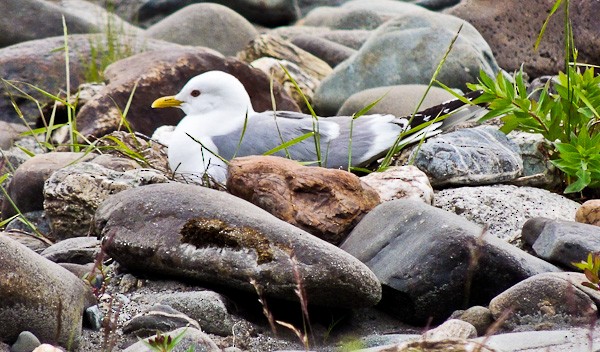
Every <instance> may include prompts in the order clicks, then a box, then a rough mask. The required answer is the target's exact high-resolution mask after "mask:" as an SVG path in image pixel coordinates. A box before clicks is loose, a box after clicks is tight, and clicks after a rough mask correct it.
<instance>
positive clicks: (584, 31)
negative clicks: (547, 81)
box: [445, 0, 600, 78]
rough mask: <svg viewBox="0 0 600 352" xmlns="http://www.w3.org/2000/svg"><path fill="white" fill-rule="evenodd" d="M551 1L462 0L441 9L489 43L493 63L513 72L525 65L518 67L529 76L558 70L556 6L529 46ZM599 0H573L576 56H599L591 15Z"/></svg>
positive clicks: (560, 47) (560, 41)
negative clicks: (535, 44) (541, 32)
mask: <svg viewBox="0 0 600 352" xmlns="http://www.w3.org/2000/svg"><path fill="white" fill-rule="evenodd" d="M555 2H556V1H554V0H535V1H528V2H527V10H526V11H523V6H522V5H523V2H521V1H518V0H510V1H492V0H463V1H461V2H460V3H459V4H458V5H456V6H455V7H452V8H450V9H449V10H447V11H445V12H446V13H448V14H451V15H454V16H457V17H460V18H462V19H464V20H466V21H468V22H469V23H471V24H472V25H473V26H475V28H477V30H479V32H480V33H481V35H482V36H483V38H484V39H485V40H486V41H487V42H488V43H489V45H490V47H491V48H492V51H493V53H494V56H495V57H496V60H497V61H498V65H500V67H502V68H503V69H505V70H507V71H509V72H510V71H515V70H518V69H519V68H520V67H521V64H523V63H524V64H525V66H524V70H525V71H526V72H527V73H528V74H529V75H530V76H531V77H532V78H535V77H538V76H542V75H544V74H551V75H554V74H556V73H557V72H558V71H559V70H564V61H563V60H564V34H563V28H564V15H563V11H562V8H563V6H561V7H560V8H561V10H559V11H557V12H556V13H555V14H554V16H553V17H552V19H551V20H550V22H549V24H548V27H547V28H546V32H545V34H544V37H543V38H542V42H541V44H540V47H539V49H538V50H537V51H534V50H533V46H534V43H535V41H536V39H537V37H538V34H539V32H540V29H541V28H542V24H543V23H544V21H545V19H546V17H547V16H548V12H549V11H550V9H551V8H552V6H553V5H554V3H555ZM599 11H600V2H597V1H587V0H573V1H571V6H570V17H571V23H572V25H573V34H574V37H575V47H576V48H577V49H578V50H579V56H578V57H577V61H578V62H580V63H583V62H587V63H596V62H597V61H598V57H599V56H600V39H599V37H598V31H599V30H600V24H599V23H598V21H597V20H596V18H595V17H596V15H595V14H597V13H598V12H599Z"/></svg>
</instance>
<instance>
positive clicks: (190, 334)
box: [123, 327, 221, 352]
mask: <svg viewBox="0 0 600 352" xmlns="http://www.w3.org/2000/svg"><path fill="white" fill-rule="evenodd" d="M181 334H184V335H183V338H182V339H181V341H180V342H179V343H178V344H177V346H176V347H175V348H174V349H173V350H172V351H173V352H185V351H189V348H190V347H192V346H194V351H195V352H221V349H220V348H219V347H217V345H216V344H215V343H214V341H213V340H211V339H210V337H209V336H208V335H207V334H205V333H203V332H202V331H200V330H198V329H195V328H192V327H185V328H179V329H176V330H173V331H170V332H167V333H164V334H162V335H163V336H164V335H166V336H170V337H171V338H172V339H174V338H175V337H177V336H179V335H181ZM153 338H154V337H153V336H152V337H148V338H145V339H144V340H145V341H146V342H148V341H149V340H151V339H153ZM147 351H148V346H147V345H146V344H145V343H144V342H143V341H138V342H136V343H134V344H133V345H131V346H129V347H127V348H126V349H124V350H123V352H147Z"/></svg>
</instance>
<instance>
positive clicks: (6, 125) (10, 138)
mask: <svg viewBox="0 0 600 352" xmlns="http://www.w3.org/2000/svg"><path fill="white" fill-rule="evenodd" d="M25 131H27V127H25V126H24V125H23V124H18V123H10V122H6V121H0V149H1V150H8V149H10V147H12V145H13V143H14V142H15V140H16V139H18V138H19V134H20V133H23V132H25ZM2 153H3V154H4V153H5V152H2ZM2 159H4V155H3V157H2ZM4 162H6V161H4ZM3 168H4V165H2V167H0V169H3Z"/></svg>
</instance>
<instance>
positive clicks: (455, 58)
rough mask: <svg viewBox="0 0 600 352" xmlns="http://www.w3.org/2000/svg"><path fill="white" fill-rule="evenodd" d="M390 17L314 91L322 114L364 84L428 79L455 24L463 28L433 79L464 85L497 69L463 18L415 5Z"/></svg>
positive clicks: (486, 49)
mask: <svg viewBox="0 0 600 352" xmlns="http://www.w3.org/2000/svg"><path fill="white" fill-rule="evenodd" d="M399 4H402V5H403V6H405V7H406V11H405V13H404V14H401V15H398V16H396V17H394V18H393V19H391V20H389V21H388V22H386V23H385V24H383V25H382V26H380V27H379V28H378V29H377V30H375V31H374V32H373V33H372V35H371V37H370V38H369V39H368V40H367V42H365V43H364V44H363V45H362V47H361V48H360V50H359V51H358V53H356V55H353V56H352V57H351V58H349V59H348V60H346V61H344V62H343V63H342V64H340V65H338V66H336V68H335V69H334V71H333V73H332V74H331V75H330V76H329V77H327V78H326V79H325V80H323V82H322V83H321V85H320V86H319V88H318V89H317V92H316V94H315V107H316V108H317V109H318V111H317V112H318V113H320V114H322V115H332V114H334V113H335V112H336V111H337V110H338V109H339V107H340V106H341V105H342V103H343V102H344V101H345V100H346V99H347V98H348V97H349V96H351V95H352V94H354V93H356V92H359V91H361V90H365V89H368V88H374V87H381V86H390V85H399V84H428V83H429V81H430V79H431V77H432V75H433V73H434V70H435V69H436V67H437V65H438V63H439V61H440V60H441V58H442V56H443V55H444V53H445V52H446V50H447V49H448V46H449V44H450V42H451V40H452V38H453V37H454V36H455V35H456V31H457V30H458V28H459V27H460V26H461V25H463V28H462V31H461V33H460V34H459V36H458V38H457V40H456V42H455V43H454V47H453V50H452V51H451V52H450V54H449V55H448V58H447V60H446V62H445V64H444V66H443V68H442V70H441V71H440V73H439V75H438V76H437V79H438V80H439V81H441V82H443V83H445V84H446V85H447V86H449V87H452V88H460V89H464V88H465V85H466V83H467V82H474V81H476V79H477V77H478V73H479V70H480V69H481V70H483V71H485V72H487V73H489V74H494V73H495V72H497V71H498V70H499V68H498V66H497V64H496V62H495V60H494V58H493V55H492V52H491V49H490V48H489V46H488V45H487V43H486V42H485V40H483V38H482V37H481V35H479V33H478V32H477V30H475V28H474V27H472V26H471V25H470V24H468V23H467V22H464V21H462V20H460V19H458V18H456V17H453V16H448V15H443V14H439V13H434V12H430V11H428V10H425V9H422V8H419V7H416V6H415V5H411V4H405V3H401V2H400V3H399Z"/></svg>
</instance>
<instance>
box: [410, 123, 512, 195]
mask: <svg viewBox="0 0 600 352" xmlns="http://www.w3.org/2000/svg"><path fill="white" fill-rule="evenodd" d="M413 154H414V153H413ZM414 165H415V166H417V167H418V168H419V169H421V170H423V171H424V172H425V173H426V174H427V175H428V176H429V178H430V180H431V184H432V186H434V187H436V186H448V185H452V186H462V185H468V186H476V185H482V184H493V183H499V182H505V181H510V180H514V179H515V178H517V177H518V176H519V175H520V174H521V172H522V171H523V159H521V156H520V154H519V149H518V147H517V146H516V145H515V144H514V142H512V141H511V140H510V139H508V138H507V137H506V135H505V134H504V133H502V132H500V131H499V130H498V129H497V128H495V127H487V126H484V127H477V128H465V129H462V130H458V131H455V132H451V133H446V134H442V135H440V136H436V137H433V138H429V139H427V141H425V143H423V145H422V146H421V148H419V149H418V151H417V154H416V157H415V163H414Z"/></svg>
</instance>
